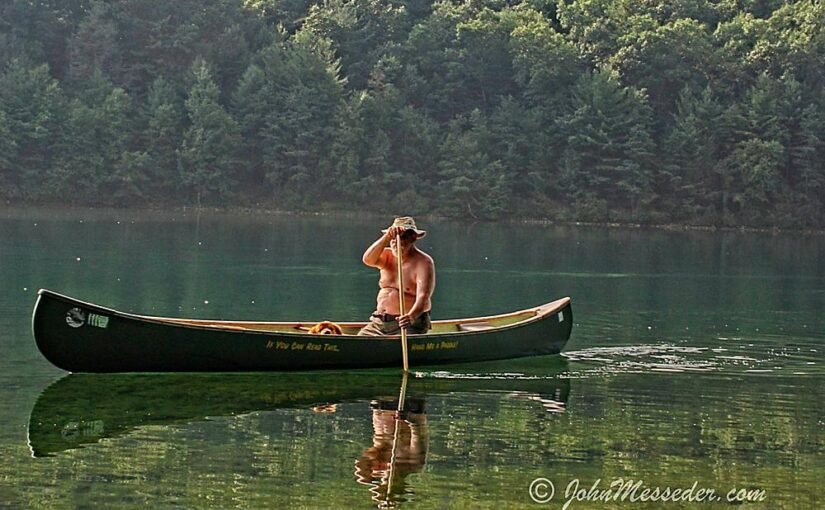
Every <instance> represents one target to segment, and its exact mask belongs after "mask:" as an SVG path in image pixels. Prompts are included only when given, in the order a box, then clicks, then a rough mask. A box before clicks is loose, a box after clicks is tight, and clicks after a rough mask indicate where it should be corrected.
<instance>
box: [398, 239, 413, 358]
mask: <svg viewBox="0 0 825 510" xmlns="http://www.w3.org/2000/svg"><path fill="white" fill-rule="evenodd" d="M401 253H402V252H401V234H396V236H395V259H396V262H397V264H398V313H399V314H401V315H404V314H406V313H407V312H406V311H405V310H404V308H405V306H404V276H403V274H402V271H403V267H402V266H403V261H402V260H401ZM401 358H402V360H403V365H404V373H405V374H406V373H407V372H409V370H410V362H409V359H408V357H407V328H401Z"/></svg>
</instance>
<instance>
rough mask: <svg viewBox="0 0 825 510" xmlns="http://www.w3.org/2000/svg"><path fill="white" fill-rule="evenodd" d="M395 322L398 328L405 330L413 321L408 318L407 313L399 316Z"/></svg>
mask: <svg viewBox="0 0 825 510" xmlns="http://www.w3.org/2000/svg"><path fill="white" fill-rule="evenodd" d="M397 320H398V326H399V327H401V329H407V328H408V327H410V324H412V322H413V320H414V319H413V318H412V317H410V314H408V313H407V314H404V315H399V316H398V319H397Z"/></svg>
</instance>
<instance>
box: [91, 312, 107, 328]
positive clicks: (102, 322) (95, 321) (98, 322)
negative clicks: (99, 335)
mask: <svg viewBox="0 0 825 510" xmlns="http://www.w3.org/2000/svg"><path fill="white" fill-rule="evenodd" d="M86 322H88V323H89V325H90V326H95V327H97V328H103V329H106V327H107V326H108V325H109V318H108V317H106V316H105V315H98V314H96V313H90V314H89V318H88V319H86Z"/></svg>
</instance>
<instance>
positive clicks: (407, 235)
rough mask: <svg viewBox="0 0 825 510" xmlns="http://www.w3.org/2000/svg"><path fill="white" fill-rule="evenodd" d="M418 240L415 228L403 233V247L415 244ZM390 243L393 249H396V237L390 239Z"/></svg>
mask: <svg viewBox="0 0 825 510" xmlns="http://www.w3.org/2000/svg"><path fill="white" fill-rule="evenodd" d="M416 240H418V235H417V234H416V233H415V231H413V230H405V231H404V233H403V234H401V249H402V250H403V249H405V248H407V246H409V245H411V244H413V243H414V242H415V241H416ZM390 245H391V246H392V249H393V250H394V249H395V238H393V239H392V241H390Z"/></svg>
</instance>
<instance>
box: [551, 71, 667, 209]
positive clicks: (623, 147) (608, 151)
mask: <svg viewBox="0 0 825 510" xmlns="http://www.w3.org/2000/svg"><path fill="white" fill-rule="evenodd" d="M570 112H571V113H569V114H567V115H565V116H563V117H561V118H560V119H558V121H557V122H558V127H559V129H560V131H561V132H562V136H564V138H565V140H564V145H563V152H562V154H561V158H562V185H563V187H564V189H565V190H566V191H567V192H568V193H569V195H570V196H571V197H575V198H577V199H580V200H582V202H583V204H584V205H585V207H586V210H585V211H584V212H586V213H587V214H590V215H592V216H593V218H592V219H608V218H609V217H610V216H611V215H610V214H609V208H610V207H611V206H612V207H615V208H618V209H621V210H624V211H627V214H628V215H629V218H636V217H637V215H638V214H639V213H640V208H641V207H643V206H645V205H646V204H647V202H649V201H650V200H651V199H652V198H653V196H652V192H653V188H652V185H651V179H652V176H651V156H652V149H653V146H652V139H651V137H650V129H651V120H652V119H651V111H650V108H649V106H648V105H647V102H646V101H645V97H644V95H643V94H642V93H640V92H639V91H637V90H634V89H631V88H626V87H622V86H621V85H620V84H619V83H618V81H617V80H616V79H615V78H614V77H612V76H611V75H610V73H608V72H606V71H603V72H596V73H593V74H590V75H584V76H582V78H581V79H580V80H579V83H577V84H576V87H575V88H574V89H573V91H572V94H571V106H570Z"/></svg>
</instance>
